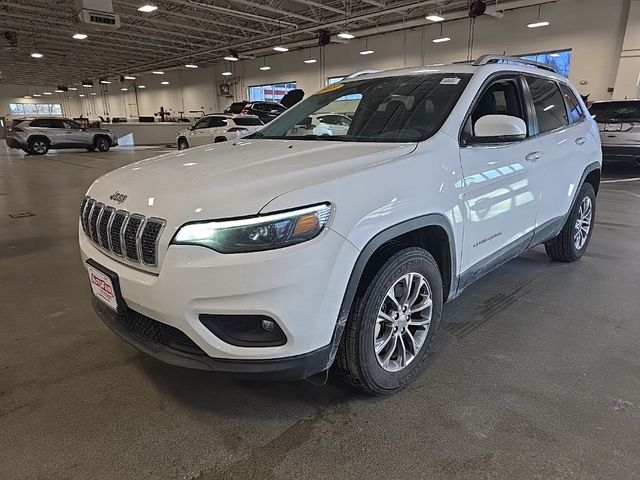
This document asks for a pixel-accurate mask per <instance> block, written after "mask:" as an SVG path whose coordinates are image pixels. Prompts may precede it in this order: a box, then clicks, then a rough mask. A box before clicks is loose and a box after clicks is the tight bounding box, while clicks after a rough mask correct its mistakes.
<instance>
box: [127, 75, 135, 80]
mask: <svg viewBox="0 0 640 480" xmlns="http://www.w3.org/2000/svg"><path fill="white" fill-rule="evenodd" d="M124 79H125V80H135V79H136V77H134V76H133V75H125V77H124Z"/></svg>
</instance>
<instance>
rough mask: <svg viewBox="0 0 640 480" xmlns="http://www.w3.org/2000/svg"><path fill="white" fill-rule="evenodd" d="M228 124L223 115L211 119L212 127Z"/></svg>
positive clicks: (210, 124)
mask: <svg viewBox="0 0 640 480" xmlns="http://www.w3.org/2000/svg"><path fill="white" fill-rule="evenodd" d="M226 125H227V120H226V119H225V118H223V117H211V120H210V121H209V126H210V127H225V126H226Z"/></svg>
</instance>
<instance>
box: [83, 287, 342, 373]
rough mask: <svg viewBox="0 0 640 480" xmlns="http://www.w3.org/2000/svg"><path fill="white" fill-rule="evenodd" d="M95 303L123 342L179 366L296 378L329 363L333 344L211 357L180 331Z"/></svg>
mask: <svg viewBox="0 0 640 480" xmlns="http://www.w3.org/2000/svg"><path fill="white" fill-rule="evenodd" d="M92 303H93V309H94V310H95V312H96V314H97V315H98V317H100V319H101V320H102V321H103V322H104V323H105V324H106V325H107V326H108V327H109V328H110V329H111V330H112V331H113V332H114V333H115V334H116V335H118V336H119V337H120V338H122V339H123V340H124V341H126V342H127V343H129V344H131V345H132V346H134V347H136V348H137V349H138V350H140V351H142V352H144V353H146V354H147V355H150V356H152V357H154V358H157V359H158V360H161V361H163V362H165V363H168V364H170V365H175V366H178V367H185V368H193V369H197V370H211V371H216V372H225V373H232V374H234V375H247V376H249V375H259V376H260V378H261V379H270V380H291V381H293V380H301V379H303V378H307V377H310V376H311V375H313V374H315V373H318V372H321V371H322V370H324V369H325V368H327V365H328V364H329V362H330V356H331V345H326V346H325V347H321V348H319V349H317V350H314V351H313V352H309V353H306V354H302V355H296V356H293V357H286V358H276V359H272V360H230V359H221V358H211V357H209V356H208V355H207V354H206V353H205V352H204V351H203V350H202V349H200V348H199V347H198V346H197V345H196V344H195V343H193V341H191V339H189V338H188V337H186V335H184V334H183V333H182V332H180V330H177V329H174V328H173V327H167V326H166V325H163V324H161V323H160V322H156V321H155V320H153V319H150V318H148V317H144V316H143V315H141V314H139V313H137V312H134V311H133V310H128V311H127V312H126V313H125V314H123V315H118V314H116V312H114V311H113V310H111V309H110V308H109V307H107V306H106V305H104V304H103V303H102V302H101V301H99V300H98V299H97V298H94V299H93V301H92Z"/></svg>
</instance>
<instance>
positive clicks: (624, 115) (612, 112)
mask: <svg viewBox="0 0 640 480" xmlns="http://www.w3.org/2000/svg"><path fill="white" fill-rule="evenodd" d="M589 112H591V115H593V116H594V118H595V119H596V122H598V123H618V122H640V101H624V102H604V103H594V104H593V105H591V108H590V109H589Z"/></svg>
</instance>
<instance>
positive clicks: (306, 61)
mask: <svg viewBox="0 0 640 480" xmlns="http://www.w3.org/2000/svg"><path fill="white" fill-rule="evenodd" d="M316 62H317V60H316V59H315V58H309V59H308V60H305V61H304V63H316Z"/></svg>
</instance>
